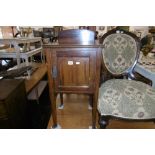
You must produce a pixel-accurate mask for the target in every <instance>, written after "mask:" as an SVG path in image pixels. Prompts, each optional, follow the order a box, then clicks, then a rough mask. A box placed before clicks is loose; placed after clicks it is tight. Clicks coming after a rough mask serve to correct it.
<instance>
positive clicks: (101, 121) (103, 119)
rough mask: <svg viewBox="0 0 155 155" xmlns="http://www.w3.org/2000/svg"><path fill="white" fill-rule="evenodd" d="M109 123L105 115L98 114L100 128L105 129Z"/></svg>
mask: <svg viewBox="0 0 155 155" xmlns="http://www.w3.org/2000/svg"><path fill="white" fill-rule="evenodd" d="M108 123H109V119H108V118H107V117H105V116H99V125H100V129H105V128H106V126H107V125H108Z"/></svg>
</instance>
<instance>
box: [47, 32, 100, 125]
mask: <svg viewBox="0 0 155 155" xmlns="http://www.w3.org/2000/svg"><path fill="white" fill-rule="evenodd" d="M94 36H95V33H94V32H93V31H89V30H65V31H61V32H60V33H59V38H58V41H59V44H54V45H51V44H49V45H48V44H47V45H44V51H45V53H46V58H47V67H48V79H49V88H50V97H51V103H52V116H53V123H54V124H53V128H54V127H57V125H58V123H57V111H56V96H57V94H58V93H73V94H80V93H81V94H87V95H91V96H92V100H93V110H92V116H93V117H92V118H93V119H92V127H93V128H95V126H96V111H97V107H96V102H97V101H96V100H97V96H98V88H99V79H100V64H101V61H100V58H101V48H102V45H99V44H95V42H94ZM79 110H80V109H79Z"/></svg>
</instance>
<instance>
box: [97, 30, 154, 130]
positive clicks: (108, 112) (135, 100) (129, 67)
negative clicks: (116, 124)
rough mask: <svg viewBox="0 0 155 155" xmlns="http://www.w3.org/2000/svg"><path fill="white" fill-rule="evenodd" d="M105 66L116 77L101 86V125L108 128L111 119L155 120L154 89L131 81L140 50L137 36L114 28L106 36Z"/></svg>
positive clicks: (104, 42) (104, 41)
mask: <svg viewBox="0 0 155 155" xmlns="http://www.w3.org/2000/svg"><path fill="white" fill-rule="evenodd" d="M102 41H103V45H104V49H103V50H102V56H103V65H104V68H106V69H107V71H108V72H109V73H110V74H112V75H113V76H114V77H120V75H123V77H124V76H126V77H127V78H121V79H119V78H113V79H110V80H107V81H106V82H103V83H102V84H101V86H100V89H99V96H98V112H99V124H100V128H106V126H107V125H108V121H109V119H112V118H117V119H125V120H136V121H138V120H148V121H154V120H155V89H153V88H152V87H151V86H149V85H147V84H145V83H142V82H140V81H136V80H132V77H133V74H132V72H133V70H134V67H135V65H136V63H137V59H138V56H139V52H140V50H139V49H140V42H139V39H138V38H137V37H136V35H134V34H132V33H130V32H127V31H123V30H117V29H114V30H111V31H109V32H108V33H106V34H105V35H104V36H103V40H102Z"/></svg>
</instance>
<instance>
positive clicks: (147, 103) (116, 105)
mask: <svg viewBox="0 0 155 155" xmlns="http://www.w3.org/2000/svg"><path fill="white" fill-rule="evenodd" d="M98 111H99V112H100V114H101V115H104V116H116V117H121V118H127V119H153V118H154V117H155V89H153V88H152V87H151V86H149V85H147V84H145V83H142V82H139V81H133V80H127V79H112V80H108V81H106V82H105V83H103V84H102V85H101V87H100V91H99V99H98Z"/></svg>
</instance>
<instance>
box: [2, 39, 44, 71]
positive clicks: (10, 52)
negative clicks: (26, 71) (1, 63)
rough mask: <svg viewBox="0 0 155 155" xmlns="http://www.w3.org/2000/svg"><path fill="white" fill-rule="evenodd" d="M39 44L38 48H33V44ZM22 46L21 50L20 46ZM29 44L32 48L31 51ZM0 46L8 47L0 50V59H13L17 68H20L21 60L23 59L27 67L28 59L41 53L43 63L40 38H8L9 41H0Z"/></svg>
mask: <svg viewBox="0 0 155 155" xmlns="http://www.w3.org/2000/svg"><path fill="white" fill-rule="evenodd" d="M38 42H39V43H40V46H39V47H37V48H35V43H38ZM21 44H22V46H23V47H22V48H21V47H20V45H21ZM31 44H33V46H32V47H33V48H32V49H31ZM0 45H1V46H2V45H9V47H10V48H8V49H4V50H0V58H15V59H17V66H18V68H19V67H21V66H20V64H21V59H24V61H25V62H26V65H27V66H28V65H29V58H32V56H33V55H35V54H37V53H41V58H42V61H43V59H44V58H43V53H42V40H41V37H33V38H28V37H23V38H9V39H0Z"/></svg>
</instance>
